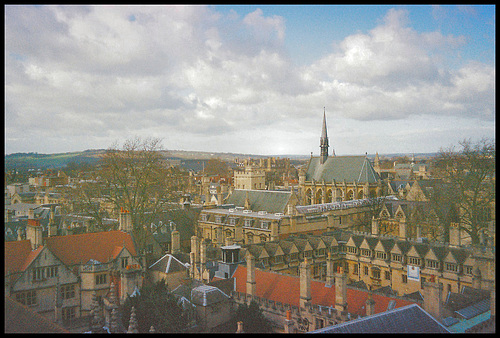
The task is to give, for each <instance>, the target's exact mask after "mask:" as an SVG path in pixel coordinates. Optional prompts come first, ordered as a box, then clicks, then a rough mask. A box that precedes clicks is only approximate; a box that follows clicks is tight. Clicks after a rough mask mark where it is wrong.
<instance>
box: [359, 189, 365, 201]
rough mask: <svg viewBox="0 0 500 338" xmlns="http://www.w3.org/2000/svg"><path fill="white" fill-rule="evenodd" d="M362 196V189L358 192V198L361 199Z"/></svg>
mask: <svg viewBox="0 0 500 338" xmlns="http://www.w3.org/2000/svg"><path fill="white" fill-rule="evenodd" d="M363 196H364V194H363V190H361V191H360V192H359V193H358V200H360V199H363Z"/></svg>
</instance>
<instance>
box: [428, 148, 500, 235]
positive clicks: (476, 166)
mask: <svg viewBox="0 0 500 338" xmlns="http://www.w3.org/2000/svg"><path fill="white" fill-rule="evenodd" d="M459 145H460V147H461V148H460V150H459V151H455V149H454V147H450V148H448V149H444V150H443V149H441V151H440V153H439V155H438V168H437V169H438V170H439V171H440V173H441V175H442V176H443V178H444V180H445V181H446V182H447V183H448V184H449V185H450V188H448V189H446V190H441V191H440V194H441V198H442V199H443V201H444V202H446V201H453V204H454V205H455V206H456V209H457V215H456V216H457V217H458V220H459V226H460V228H461V229H462V230H463V231H465V232H466V233H467V234H469V235H470V237H471V240H472V243H473V244H478V243H479V242H480V240H479V239H480V234H481V232H483V231H485V229H487V226H488V222H489V221H490V215H491V208H492V203H494V201H495V143H494V141H492V140H488V139H482V140H480V141H479V142H477V143H475V144H473V143H472V142H471V141H470V140H467V139H466V140H463V141H461V142H459ZM451 210H452V209H451Z"/></svg>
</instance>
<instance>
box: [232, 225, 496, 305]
mask: <svg viewBox="0 0 500 338" xmlns="http://www.w3.org/2000/svg"><path fill="white" fill-rule="evenodd" d="M247 252H248V253H250V254H251V255H252V256H253V257H254V258H255V261H256V264H258V265H259V266H262V267H264V268H265V269H267V270H270V271H276V272H280V273H286V274H294V275H298V274H299V265H300V262H301V261H303V260H304V259H306V258H307V259H308V261H309V264H310V265H311V274H312V278H314V279H318V280H325V281H328V280H329V278H331V276H329V273H328V270H329V268H330V269H331V270H332V271H334V270H335V269H337V268H338V267H342V268H343V269H344V271H345V274H346V276H347V278H348V280H349V283H361V282H362V284H364V285H366V286H367V287H369V288H371V289H372V290H377V289H383V288H385V289H386V290H389V291H390V292H392V293H393V294H396V295H399V296H404V295H409V294H412V293H415V292H423V289H424V284H425V283H426V282H427V281H429V280H431V279H432V278H434V279H435V281H436V283H441V284H442V285H443V294H442V298H443V300H444V299H445V298H446V296H447V295H448V292H459V290H461V289H462V288H463V287H464V286H468V287H474V288H478V289H485V290H491V289H493V288H494V284H495V274H494V271H495V254H494V249H493V248H491V247H471V246H455V245H450V244H448V243H442V242H433V243H422V242H418V241H416V240H410V239H402V238H399V237H395V236H375V235H372V234H367V233H356V232H350V231H344V230H336V231H333V232H329V233H324V234H323V235H306V236H290V237H288V238H286V239H280V240H279V241H273V242H266V243H259V244H252V245H246V246H244V247H243V249H242V254H245V255H246V254H247Z"/></svg>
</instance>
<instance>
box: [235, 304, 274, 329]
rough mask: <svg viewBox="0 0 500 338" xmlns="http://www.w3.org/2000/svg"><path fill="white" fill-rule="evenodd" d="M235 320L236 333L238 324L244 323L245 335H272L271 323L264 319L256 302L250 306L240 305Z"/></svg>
mask: <svg viewBox="0 0 500 338" xmlns="http://www.w3.org/2000/svg"><path fill="white" fill-rule="evenodd" d="M233 320H234V331H233V332H236V328H237V324H236V323H237V322H240V321H241V322H243V330H244V331H245V333H272V332H273V331H272V324H271V322H270V321H269V320H268V319H267V318H266V317H264V314H263V313H262V310H261V309H260V308H259V305H258V304H257V303H256V302H255V301H251V302H250V304H249V305H247V304H239V305H238V309H237V310H236V316H235V318H234V319H233Z"/></svg>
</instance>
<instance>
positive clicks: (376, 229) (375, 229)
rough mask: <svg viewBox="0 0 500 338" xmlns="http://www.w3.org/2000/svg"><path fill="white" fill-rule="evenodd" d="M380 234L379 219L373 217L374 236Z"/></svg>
mask: <svg viewBox="0 0 500 338" xmlns="http://www.w3.org/2000/svg"><path fill="white" fill-rule="evenodd" d="M378 234H379V227H378V219H376V218H375V216H373V217H372V235H376V236H377V235H378Z"/></svg>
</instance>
